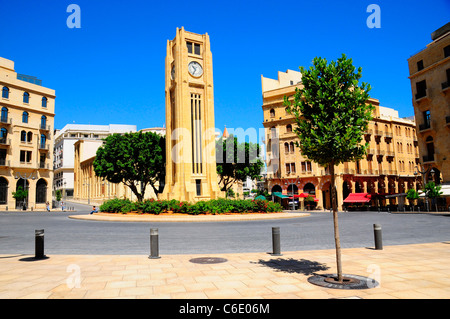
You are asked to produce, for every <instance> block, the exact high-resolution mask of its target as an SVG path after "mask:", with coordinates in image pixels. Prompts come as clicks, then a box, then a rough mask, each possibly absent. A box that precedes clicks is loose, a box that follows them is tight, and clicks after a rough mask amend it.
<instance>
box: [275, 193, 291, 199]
mask: <svg viewBox="0 0 450 319" xmlns="http://www.w3.org/2000/svg"><path fill="white" fill-rule="evenodd" d="M272 195H274V196H276V197H280V198H289V196H286V195H283V194H281V193H279V192H273V193H272Z"/></svg>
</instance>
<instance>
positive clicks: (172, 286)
mask: <svg viewBox="0 0 450 319" xmlns="http://www.w3.org/2000/svg"><path fill="white" fill-rule="evenodd" d="M33 257H34V256H31V255H28V256H27V255H1V256H0V268H1V269H2V272H1V274H0V298H2V299H9V298H13V299H17V298H27V299H30V298H39V299H53V298H56V299H63V298H71V299H97V298H149V299H155V298H163V299H260V298H262V299H328V298H362V299H416V298H418V299H448V298H450V242H441V243H429V244H415V245H398V246H387V247H384V249H383V250H375V249H370V248H351V249H344V250H343V251H342V260H343V272H344V274H353V275H360V276H364V277H367V278H370V279H373V280H376V281H377V282H378V283H379V285H378V286H376V287H374V288H370V289H363V290H356V289H350V290H347V289H330V288H324V287H320V286H317V285H313V284H311V283H309V282H308V280H307V279H308V277H310V276H312V275H313V274H326V273H334V272H335V269H336V268H335V267H336V264H335V253H334V250H318V251H300V252H283V253H282V256H272V255H271V254H267V253H245V254H214V255H198V256H194V255H163V256H160V257H161V258H159V259H150V258H148V256H143V255H84V256H79V255H52V256H48V257H49V258H48V259H43V260H33ZM196 257H217V258H222V261H223V259H225V261H224V262H221V263H215V264H198V263H194V262H192V261H191V260H192V259H193V258H196Z"/></svg>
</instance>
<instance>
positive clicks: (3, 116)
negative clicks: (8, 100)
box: [1, 107, 8, 123]
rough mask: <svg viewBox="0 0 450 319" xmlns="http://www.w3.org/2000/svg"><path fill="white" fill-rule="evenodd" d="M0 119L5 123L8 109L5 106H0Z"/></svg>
mask: <svg viewBox="0 0 450 319" xmlns="http://www.w3.org/2000/svg"><path fill="white" fill-rule="evenodd" d="M1 121H2V122H3V123H7V122H8V109H7V108H6V107H2V116H1Z"/></svg>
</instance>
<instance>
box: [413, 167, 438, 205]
mask: <svg viewBox="0 0 450 319" xmlns="http://www.w3.org/2000/svg"><path fill="white" fill-rule="evenodd" d="M416 170H417V172H419V173H420V174H422V187H425V175H426V174H427V173H428V172H429V171H430V168H429V167H428V168H427V169H426V170H425V169H422V170H419V167H418V166H416ZM433 174H434V171H433ZM424 193H425V206H426V208H427V211H430V210H429V208H428V198H427V193H426V192H424Z"/></svg>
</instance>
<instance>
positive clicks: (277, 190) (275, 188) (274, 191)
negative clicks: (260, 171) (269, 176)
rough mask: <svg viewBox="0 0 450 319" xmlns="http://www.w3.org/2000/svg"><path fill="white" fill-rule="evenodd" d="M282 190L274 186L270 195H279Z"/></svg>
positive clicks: (278, 186)
mask: <svg viewBox="0 0 450 319" xmlns="http://www.w3.org/2000/svg"><path fill="white" fill-rule="evenodd" d="M282 191H283V190H282V188H281V186H280V185H274V186H273V187H272V194H273V193H281V192H282Z"/></svg>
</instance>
